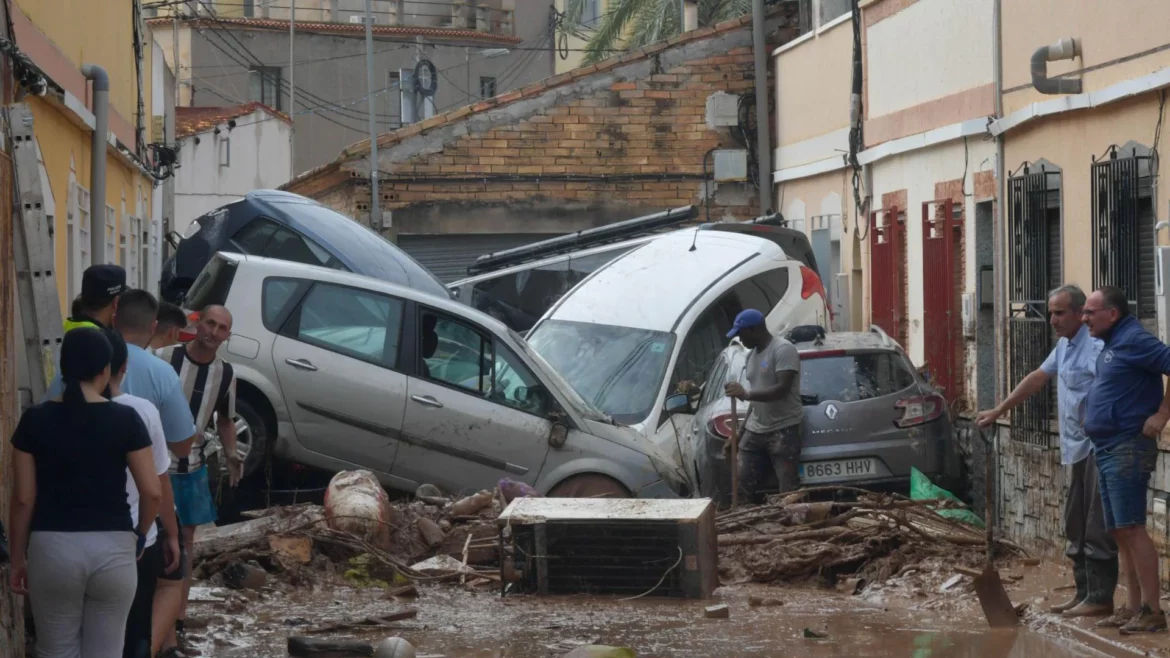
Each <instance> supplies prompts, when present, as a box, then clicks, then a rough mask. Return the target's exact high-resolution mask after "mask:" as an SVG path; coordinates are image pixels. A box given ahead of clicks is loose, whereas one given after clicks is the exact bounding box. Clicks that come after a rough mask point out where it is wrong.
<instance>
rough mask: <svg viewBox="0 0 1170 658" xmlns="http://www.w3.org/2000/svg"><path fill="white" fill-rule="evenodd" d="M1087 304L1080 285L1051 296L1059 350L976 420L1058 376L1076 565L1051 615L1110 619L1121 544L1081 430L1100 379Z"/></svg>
mask: <svg viewBox="0 0 1170 658" xmlns="http://www.w3.org/2000/svg"><path fill="white" fill-rule="evenodd" d="M1084 306H1085V293H1084V292H1083V291H1082V290H1081V289H1080V288H1078V287H1077V286H1073V285H1067V286H1061V287H1060V288H1057V289H1056V290H1053V291H1052V292H1051V293H1050V294H1049V295H1048V322H1049V324H1051V325H1052V328H1053V329H1054V330H1055V331H1056V334H1057V335H1058V336H1060V340H1059V341H1058V342H1057V343H1056V347H1055V348H1054V349H1053V350H1052V353H1051V354H1049V355H1048V358H1047V359H1045V360H1044V363H1043V364H1042V365H1041V366H1040V367H1039V368H1037V369H1036V370H1034V371H1032V372H1031V373H1030V374H1029V375H1028V376H1027V377H1025V378H1024V379H1023V381H1021V382H1020V383H1019V385H1017V386H1016V388H1015V390H1014V391H1012V392H1011V394H1010V395H1008V396H1007V398H1006V399H1004V401H1003V402H1001V403H1000V404H999V406H997V407H995V408H994V409H990V410H988V411H983V412H981V413H980V414H979V415H978V416H977V417H976V419H975V422H976V424H978V425H979V426H980V427H988V426H990V425H993V424H994V423H995V421H996V420H998V419H999V417H1000V416H1002V415H1003V414H1004V412H1006V411H1008V410H1009V409H1012V408H1014V407H1015V406H1017V405H1019V404H1020V403H1022V402H1023V401H1024V400H1027V399H1028V398H1030V397H1032V396H1033V395H1036V394H1037V393H1039V392H1040V391H1042V390H1043V389H1044V385H1045V384H1047V383H1049V382H1050V381H1051V380H1052V379H1053V378H1055V379H1056V401H1057V411H1058V416H1059V418H1060V462H1061V464H1063V465H1065V466H1070V467H1071V473H1070V476H1069V488H1068V496H1067V498H1066V499H1065V507H1064V535H1065V537H1067V538H1068V548H1066V549H1065V555H1067V556H1068V558H1069V559H1070V560H1072V561H1073V579H1074V580H1075V581H1076V585H1077V591H1076V593H1075V594H1073V597H1072V598H1071V599H1070V600H1069V601H1068V602H1066V603H1062V604H1060V605H1054V606H1052V608H1051V610H1052V612H1055V613H1059V614H1061V615H1062V616H1065V617H1105V616H1108V615H1110V614H1112V613H1113V592H1114V590H1115V589H1116V588H1117V545H1116V544H1115V543H1114V541H1113V538H1112V537H1110V535H1109V533H1108V532H1106V530H1105V516H1104V509H1103V507H1102V504H1101V495H1100V493H1099V491H1098V486H1097V462H1096V459H1095V457H1094V456H1093V451H1092V443H1091V442H1090V441H1089V437H1088V436H1086V434H1085V427H1084V421H1085V397H1086V396H1087V395H1088V393H1089V388H1090V386H1091V385H1092V383H1093V379H1094V378H1095V377H1096V375H1097V356H1098V355H1099V354H1100V353H1101V345H1102V343H1101V340H1100V339H1098V338H1094V337H1093V336H1090V334H1089V329H1088V327H1086V326H1085V325H1084V324H1082V322H1081V312H1082V310H1083V309H1084Z"/></svg>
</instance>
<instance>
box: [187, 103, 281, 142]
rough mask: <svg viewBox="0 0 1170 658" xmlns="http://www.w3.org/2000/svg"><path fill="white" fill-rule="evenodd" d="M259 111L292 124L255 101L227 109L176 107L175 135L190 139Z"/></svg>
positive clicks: (230, 106) (279, 114)
mask: <svg viewBox="0 0 1170 658" xmlns="http://www.w3.org/2000/svg"><path fill="white" fill-rule="evenodd" d="M257 110H262V111H264V112H267V113H268V114H270V115H272V117H273V118H276V119H280V120H281V121H284V122H285V123H292V120H291V119H289V117H288V115H287V114H285V113H283V112H278V111H276V110H274V109H272V108H271V107H269V106H267V105H265V104H264V103H259V102H256V101H253V102H251V103H244V104H243V105H229V106H227V107H176V108H175V135H176V136H177V137H188V136H190V135H196V134H198V133H204V132H207V131H209V130H212V129H213V128H215V127H216V126H218V125H220V124H222V123H227V122H228V121H231V120H232V119H238V118H240V117H244V116H248V115H249V114H252V113H253V112H256V111H257Z"/></svg>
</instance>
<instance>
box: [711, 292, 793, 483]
mask: <svg viewBox="0 0 1170 658" xmlns="http://www.w3.org/2000/svg"><path fill="white" fill-rule="evenodd" d="M736 336H739V339H740V341H741V342H742V343H743V344H744V347H747V348H748V349H750V350H751V351H752V352H751V354H749V355H748V359H747V364H746V365H745V366H744V375H745V377H746V379H747V388H746V389H745V388H744V386H743V385H742V384H741V383H739V382H731V383H729V384H727V386H726V393H727V395H729V396H731V397H733V398H735V399H737V400H745V401H747V402H750V403H751V406H750V408H749V409H748V418H747V423H746V426H745V428H744V432H743V436H742V438H741V439H740V442H739V486H740V490H741V491H742V492H744V493H745V494H746V495H747V496H748V497H749V499H751V500H756V499H758V498H759V490H760V486H761V484H762V483H763V482H764V479H765V478H766V477H767V475H768V469H769V468H771V469H773V470H774V471H775V472H776V483H777V485H778V486H779V490H780V493H785V492H788V491H792V490H794V489H797V488H798V487H799V486H800V472H799V468H800V448H801V437H800V422H801V420H802V419H803V418H804V408H803V407H802V405H801V403H800V354H799V353H797V351H796V347H794V346H793V345H792V343H790V342H788V341H786V340H784V339H783V338H780V337H777V336H773V335H772V334H771V333H769V332H768V327H767V325H766V324H765V323H764V314H763V313H761V312H760V311H757V310H755V309H748V310H746V311H743V312H741V313H740V314H739V315H738V316H736V318H735V325H734V326H733V327H732V329H731V332H730V333H728V334H727V337H728V338H734V337H736ZM741 379H743V378H741Z"/></svg>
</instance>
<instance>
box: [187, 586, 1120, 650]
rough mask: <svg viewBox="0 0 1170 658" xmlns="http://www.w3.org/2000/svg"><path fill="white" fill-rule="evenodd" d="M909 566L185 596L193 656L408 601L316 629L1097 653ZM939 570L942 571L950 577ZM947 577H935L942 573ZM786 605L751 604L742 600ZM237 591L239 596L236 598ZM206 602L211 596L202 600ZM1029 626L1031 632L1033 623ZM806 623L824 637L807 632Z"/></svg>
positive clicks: (260, 643)
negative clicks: (521, 589) (398, 617)
mask: <svg viewBox="0 0 1170 658" xmlns="http://www.w3.org/2000/svg"><path fill="white" fill-rule="evenodd" d="M943 577H944V576H943V574H938V578H936V577H935V574H934V572H930V573H929V574H927V576H926V577H916V574H913V573H910V574H906V575H905V577H903V578H899V579H894V580H891V581H890V582H888V583H886V584H885V585H883V586H881V587H876V586H871V587H869V588H867V589H865V590H864V591H863V592H862V594H860V595H856V596H852V595H849V594H847V593H841V592H835V591H828V590H820V589H815V588H814V589H805V588H797V587H764V586H757V585H740V586H729V587H724V588H722V589H720V590H719V591H718V592H717V596H716V599H715V600H713V601H677V600H660V599H659V600H654V599H639V600H635V601H619V600H616V599H612V598H604V597H590V596H579V597H552V598H539V597H534V596H508V597H507V598H503V599H501V598H500V596H499V592H498V591H493V590H478V591H468V590H465V589H461V588H459V587H458V586H455V585H434V586H424V587H421V588H420V596H419V598H418V599H415V600H400V601H395V600H386V599H385V598H384V595H383V592H382V590H380V589H378V588H365V589H360V590H355V589H353V588H350V587H345V586H341V587H332V586H328V585H325V584H320V586H318V587H316V588H314V589H313V590H309V589H296V590H293V591H281V590H279V589H268V590H266V591H263V592H259V593H251V596H252V597H253V599H254V600H249V601H247V602H246V603H245V602H243V601H242V600H237V601H235V602H228V603H194V604H193V605H192V609H191V617H192V618H194V620H195V623H196V625H198V624H199V622H200V621H206V622H207V623H208V627H207V628H206V629H205V630H201V631H197V632H196V633H197V634H198V635H199V637H200V640H199V646H200V647H201V649H202V650H203V655H204V656H207V657H209V658H245V657H256V658H276V657H278V656H285V655H287V653H286V646H287V637H288V636H289V635H297V634H300V633H303V632H304V629H306V628H310V627H317V626H322V625H325V624H328V623H332V622H336V621H343V620H346V619H353V618H360V617H376V616H382V615H386V614H388V613H391V612H394V611H396V610H401V609H404V608H413V609H416V610H417V611H418V615H417V617H416V618H414V619H412V620H409V621H406V622H399V623H396V624H394V625H393V628H379V629H376V630H369V631H364V630H363V631H348V632H338V633H329V634H323V635H317V636H316V637H329V638H334V639H341V638H349V639H364V640H367V641H370V642H371V643H374V644H376V643H377V642H378V641H379V640H380V639H382V638H384V637H388V636H391V635H399V636H401V637H403V638H405V639H407V640H409V641H410V642H411V643H412V644H413V645H414V646H415V647H416V648H417V651H418V655H419V656H448V657H450V658H457V657H471V656H475V657H487V656H499V657H504V656H507V657H509V658H543V657H546V656H561V655H563V654H565V653H566V652H568V651H570V650H571V649H572V648H574V647H575V646H577V645H579V644H587V643H598V644H608V645H614V646H626V647H630V648H632V649H634V650H635V651H636V652H637V655H638V656H857V657H874V658H877V657H883V658H884V657H890V658H893V657H907V658H927V657H930V658H944V657H948V658H949V657H954V658H960V657H963V658H968V657H969V658H1007V657H1012V658H1016V657H1019V658H1025V657H1026V658H1057V657H1059V658H1065V657H1078V658H1079V657H1082V656H1084V657H1089V656H1100V655H1102V654H1100V653H1098V652H1096V651H1094V650H1092V649H1089V648H1088V647H1086V646H1084V645H1083V644H1081V643H1080V642H1078V641H1077V640H1076V638H1073V637H1071V634H1070V632H1069V631H1068V629H1067V628H1065V627H1062V626H1058V625H1056V624H1055V623H1054V622H1053V620H1052V619H1051V618H1050V616H1049V615H1044V614H1034V613H1031V612H1030V613H1028V615H1027V616H1026V620H1025V621H1026V623H1025V625H1024V626H1022V628H1021V630H1020V631H1018V632H1008V633H992V632H989V631H988V630H987V628H986V623H985V622H984V620H983V617H982V614H981V612H980V611H979V607H978V603H977V601H976V599H975V598H974V595H973V594H972V593H971V592H970V588H969V580H968V581H963V582H960V583H956V584H954V585H952V587H950V588H947V589H946V590H945V591H944V590H943V589H942V586H941V584H940V582H939V581H940V579H941V578H943ZM945 578H948V579H949V575H946V576H945ZM942 583H943V584H945V580H943V581H942ZM1010 589H1011V590H1012V592H1013V601H1015V602H1026V603H1030V607H1031V608H1033V609H1039V608H1040V607H1041V606H1043V605H1045V602H1044V601H1043V596H1042V595H1033V594H1030V593H1027V592H1024V591H1022V590H1021V589H1020V585H1013V586H1012V587H1011V588H1010ZM753 594H754V595H757V596H763V597H771V598H775V599H779V600H780V601H781V602H782V603H783V605H779V606H770V607H752V606H751V605H749V596H751V595H753ZM237 595H238V594H237ZM205 598H213V597H211V596H206V597H205ZM717 603H726V604H728V605H729V606H730V618H729V619H706V618H705V617H704V608H705V607H706V606H709V605H714V604H717ZM1030 627H1032V628H1035V629H1038V630H1032V628H1030ZM805 629H808V630H809V631H812V634H814V635H824V636H825V637H824V638H809V637H806V633H805Z"/></svg>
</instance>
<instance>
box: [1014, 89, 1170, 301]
mask: <svg viewBox="0 0 1170 658" xmlns="http://www.w3.org/2000/svg"><path fill="white" fill-rule="evenodd" d="M1157 120H1158V97H1157V95H1156V94H1153V93H1151V94H1146V95H1145V96H1144V97H1140V98H1137V99H1134V100H1131V101H1128V102H1124V103H1118V104H1116V105H1112V106H1108V107H1105V108H1102V109H1099V110H1086V111H1082V112H1071V113H1067V114H1062V115H1058V116H1055V117H1051V118H1048V119H1045V120H1040V121H1037V122H1035V123H1033V124H1026V125H1025V126H1023V127H1021V128H1019V129H1017V130H1013V131H1011V132H1009V133H1007V135H1006V139H1005V142H1004V154H1005V156H1004V157H1005V161H1006V165H1007V169H1008V170H1009V171H1012V172H1014V171H1016V170H1017V169H1018V168H1019V166H1020V165H1021V164H1022V163H1023V162H1024V161H1029V162H1034V161H1036V160H1039V159H1045V160H1048V161H1049V162H1051V163H1053V164H1055V165H1057V166H1058V167H1060V168H1061V171H1062V174H1063V175H1062V183H1063V184H1062V188H1063V195H1062V199H1061V203H1062V210H1063V215H1064V220H1063V221H1064V224H1063V226H1062V231H1061V238H1062V243H1063V244H1062V246H1063V249H1064V252H1063V255H1064V273H1065V276H1064V279H1065V282H1068V283H1079V284H1081V285H1082V286H1085V287H1088V286H1091V285H1092V278H1093V277H1092V247H1091V244H1090V230H1089V224H1090V217H1091V208H1092V206H1091V202H1092V190H1091V187H1090V182H1089V168H1090V166H1091V164H1092V159H1093V157H1094V156H1096V157H1101V156H1102V155H1103V154H1104V153H1105V152H1106V149H1107V148H1108V147H1109V145H1111V144H1117V145H1119V146H1120V145H1123V144H1125V143H1126V142H1128V141H1130V140H1133V141H1136V142H1138V143H1139V144H1142V145H1145V146H1147V147H1152V146H1153V144H1152V142H1153V136H1154V126H1155V124H1156V123H1157ZM1166 143H1167V137H1166V135H1165V133H1163V136H1162V141H1161V144H1159V145H1158V146H1159V150H1160V151H1162V152H1164V151H1165V149H1163V148H1161V145H1162V144H1166ZM1154 212H1155V213H1156V215H1157V217H1158V219H1159V220H1161V219H1165V217H1166V214H1165V212H1166V211H1165V208H1164V207H1163V204H1162V203H1161V202H1160V201H1158V200H1157V199H1155V203H1154ZM1164 233H1165V232H1164V231H1163V236H1162V242H1163V244H1165V237H1164Z"/></svg>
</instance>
